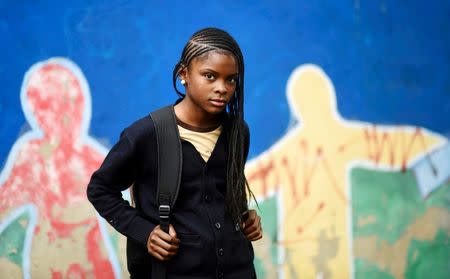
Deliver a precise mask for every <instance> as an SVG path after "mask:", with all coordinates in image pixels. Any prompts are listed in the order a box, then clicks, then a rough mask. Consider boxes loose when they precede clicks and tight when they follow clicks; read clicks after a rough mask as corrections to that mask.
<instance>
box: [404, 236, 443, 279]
mask: <svg viewBox="0 0 450 279" xmlns="http://www.w3.org/2000/svg"><path fill="white" fill-rule="evenodd" d="M407 265H408V267H407V272H406V274H405V275H406V278H409V279H416V278H417V279H420V278H431V277H432V278H435V279H441V278H442V279H446V278H448V276H449V274H450V237H449V232H448V231H444V230H439V231H438V232H437V234H436V237H435V238H434V240H433V241H418V240H413V241H411V243H410V245H409V249H408V264H407ZM430 274H433V275H432V276H431V277H430Z"/></svg>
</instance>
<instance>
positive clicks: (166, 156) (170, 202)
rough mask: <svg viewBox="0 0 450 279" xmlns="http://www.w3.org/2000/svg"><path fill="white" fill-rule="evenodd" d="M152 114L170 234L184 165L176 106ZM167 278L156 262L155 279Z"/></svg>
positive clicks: (162, 215) (162, 208) (162, 214)
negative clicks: (171, 214) (171, 213)
mask: <svg viewBox="0 0 450 279" xmlns="http://www.w3.org/2000/svg"><path fill="white" fill-rule="evenodd" d="M150 115H151V118H152V120H153V123H154V125H155V131H156V143H157V150H158V190H157V198H158V204H159V219H160V226H161V229H162V230H163V231H165V232H166V233H168V232H169V221H170V212H171V210H172V208H173V206H174V205H175V201H176V200H177V196H178V190H179V188H180V180H181V170H182V165H183V156H182V150H181V141H180V135H179V132H178V127H177V122H176V118H175V111H174V108H173V106H166V107H163V108H161V109H159V110H157V111H155V112H152V113H151V114H150ZM165 278H166V265H165V263H164V262H161V261H158V260H156V259H154V261H153V265H152V279H165Z"/></svg>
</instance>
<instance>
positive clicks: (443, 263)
mask: <svg viewBox="0 0 450 279" xmlns="http://www.w3.org/2000/svg"><path fill="white" fill-rule="evenodd" d="M350 177H351V185H352V186H351V187H352V188H351V190H352V210H353V212H352V218H353V228H352V229H353V237H354V243H357V242H356V241H355V240H357V239H358V238H365V237H375V239H377V240H378V241H380V242H381V241H386V242H387V243H388V244H389V245H392V246H394V245H396V244H398V242H397V241H398V240H399V239H400V238H402V237H403V236H405V235H406V233H408V232H409V231H408V228H409V227H410V226H411V225H412V224H413V223H415V222H416V221H417V220H418V219H419V218H421V217H423V216H424V214H425V213H426V212H427V211H428V210H430V209H432V208H434V209H437V208H439V209H440V210H446V211H447V212H450V181H447V182H446V183H444V184H443V185H441V186H440V187H438V188H436V189H435V190H434V191H433V192H431V193H430V194H429V195H428V197H426V198H425V199H424V198H422V197H421V195H420V192H419V187H418V185H417V183H416V180H415V177H414V174H413V172H412V171H410V170H408V171H406V172H388V171H378V170H371V169H364V168H355V169H353V170H352V172H351V176H350ZM446 224H448V222H445V220H444V221H443V220H433V221H427V222H426V224H424V227H423V230H424V231H426V230H433V231H435V230H436V231H437V234H436V236H435V238H434V239H429V240H426V241H422V240H421V241H418V240H414V235H412V238H411V240H410V241H409V243H407V246H406V247H407V248H405V251H404V252H405V253H404V254H405V258H404V259H398V261H399V262H402V263H405V262H407V265H406V266H405V270H404V274H405V278H408V279H409V278H431V277H430V274H432V275H433V276H432V277H433V278H448V277H445V276H448V274H450V246H449V241H450V240H449V234H450V232H449V230H448V226H447V225H446ZM416 225H417V224H416ZM442 226H444V227H442ZM409 233H410V232H409ZM355 245H356V244H355ZM358 248H360V249H364V247H356V246H355V250H358ZM406 249H408V251H406ZM372 260H373V259H372ZM394 264H395V263H394ZM373 274H375V275H373ZM386 276H388V277H386ZM389 276H390V277H389ZM355 278H393V277H392V276H391V275H390V274H389V273H387V272H385V271H383V270H381V268H379V267H378V266H377V265H376V264H375V263H372V262H368V261H365V260H362V259H359V258H356V259H355Z"/></svg>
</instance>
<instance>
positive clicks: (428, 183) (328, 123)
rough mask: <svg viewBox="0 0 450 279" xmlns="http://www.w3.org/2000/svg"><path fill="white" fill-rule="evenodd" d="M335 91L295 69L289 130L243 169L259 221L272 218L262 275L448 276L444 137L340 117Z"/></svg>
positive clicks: (260, 251)
mask: <svg viewBox="0 0 450 279" xmlns="http://www.w3.org/2000/svg"><path fill="white" fill-rule="evenodd" d="M335 94H336V93H335V90H334V87H333V84H332V81H331V80H330V79H329V77H328V76H327V75H326V73H324V71H323V70H322V69H321V68H320V67H317V66H315V65H303V66H300V67H298V68H297V69H296V70H295V71H294V72H293V73H292V75H291V76H290V78H289V81H288V85H287V98H288V100H289V104H290V108H291V111H292V117H293V118H294V120H295V121H293V122H292V123H294V124H293V125H292V126H291V128H290V129H289V130H288V132H287V133H286V135H285V136H284V137H283V138H282V139H280V140H279V141H278V142H276V143H275V144H274V145H273V146H272V147H270V148H269V149H268V150H266V151H265V152H263V153H262V154H261V155H259V156H257V157H256V158H254V159H253V160H251V162H249V163H248V165H247V177H248V179H249V183H250V185H251V187H252V189H253V191H254V192H255V194H256V195H257V197H259V198H260V199H261V201H262V202H261V203H262V204H263V205H264V207H263V208H262V209H261V210H262V213H263V216H264V217H266V216H267V215H272V216H271V217H272V219H273V220H272V219H271V220H270V221H269V225H270V226H271V227H267V226H266V227H265V228H264V229H265V231H266V237H265V238H264V241H262V242H260V243H258V244H256V249H257V252H256V254H257V255H259V257H260V258H258V259H257V263H258V264H260V266H259V267H260V269H259V270H258V271H259V275H260V277H261V278H276V276H278V278H426V277H427V276H428V275H427V273H428V272H429V271H430V270H434V275H433V276H435V277H433V278H445V277H446V276H448V274H449V268H450V266H449V259H450V257H449V256H450V254H449V252H450V249H449V248H450V246H449V244H450V203H449V201H450V199H449V198H450V145H449V142H448V140H447V139H446V138H445V137H443V136H440V135H438V134H435V133H432V132H430V131H427V130H426V129H423V128H421V127H411V126H404V125H398V126H386V125H377V124H376V123H363V122H357V121H348V120H345V119H343V118H342V117H341V116H340V115H339V111H338V108H337V107H336V101H335ZM266 201H267V202H268V203H271V204H272V208H271V209H267V208H265V206H266V205H265V202H266ZM274 212H276V213H274ZM273 215H275V216H276V218H274V216H273ZM264 220H266V219H264ZM259 261H260V262H259Z"/></svg>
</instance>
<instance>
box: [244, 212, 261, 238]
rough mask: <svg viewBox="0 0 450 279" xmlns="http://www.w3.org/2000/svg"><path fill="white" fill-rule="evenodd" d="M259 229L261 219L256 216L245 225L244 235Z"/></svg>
mask: <svg viewBox="0 0 450 279" xmlns="http://www.w3.org/2000/svg"><path fill="white" fill-rule="evenodd" d="M260 227H261V217H259V216H256V217H255V219H253V220H252V222H251V223H247V224H246V225H245V229H244V233H245V234H246V235H247V234H250V233H252V232H254V231H256V230H258V228H260Z"/></svg>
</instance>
